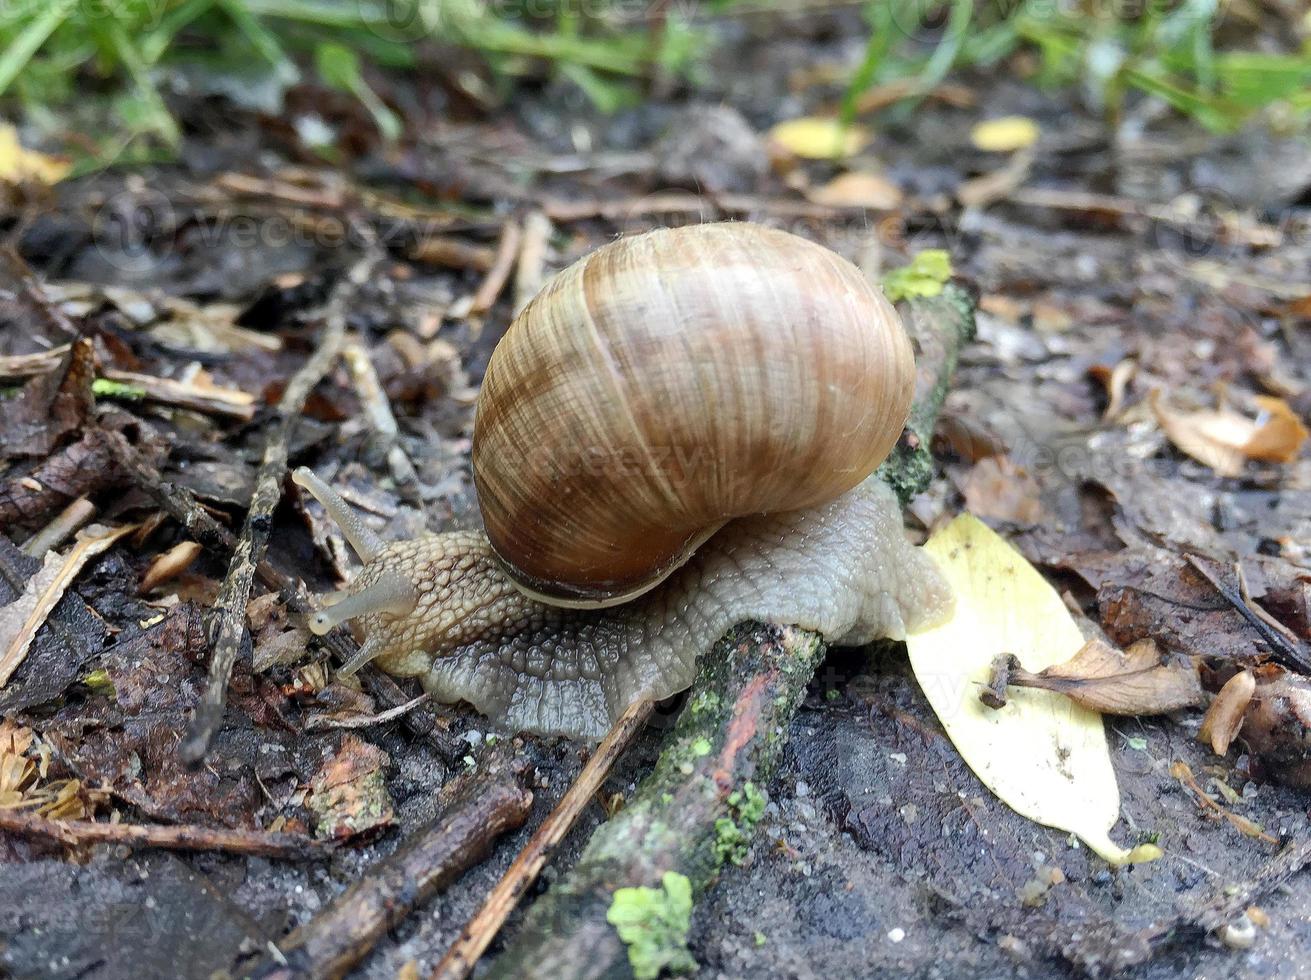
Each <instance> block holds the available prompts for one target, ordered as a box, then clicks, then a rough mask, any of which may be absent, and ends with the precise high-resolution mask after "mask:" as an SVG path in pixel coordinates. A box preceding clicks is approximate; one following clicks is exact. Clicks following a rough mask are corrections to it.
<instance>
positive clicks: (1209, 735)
mask: <svg viewBox="0 0 1311 980" xmlns="http://www.w3.org/2000/svg"><path fill="white" fill-rule="evenodd" d="M1255 691H1256V678H1255V677H1253V676H1252V672H1251V671H1249V670H1240V671H1239V672H1238V673H1236V674H1234V676H1233V677H1231V678H1229V680H1228V681H1226V682H1225V686H1224V687H1222V688H1220V693H1219V694H1217V695H1216V696H1215V700H1214V701H1212V702H1211V707H1209V708H1207V709H1206V715H1205V716H1204V717H1203V718H1202V726H1201V728H1199V729H1198V730H1197V737H1198V739H1199V740H1201V741H1203V742H1210V743H1211V750H1212V751H1213V752H1215V754H1216V755H1224V754H1225V753H1226V752H1228V751H1229V745H1230V743H1231V742H1233V740H1234V738H1235V737H1236V736H1237V735H1238V732H1239V730H1240V729H1241V728H1242V727H1243V719H1244V718H1245V717H1246V716H1247V708H1248V705H1250V704H1251V703H1252V694H1253V692H1255Z"/></svg>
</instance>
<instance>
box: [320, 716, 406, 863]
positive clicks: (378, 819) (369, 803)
mask: <svg viewBox="0 0 1311 980" xmlns="http://www.w3.org/2000/svg"><path fill="white" fill-rule="evenodd" d="M388 761H389V760H388V757H387V753H386V752H384V751H382V749H380V748H378V747H377V746H375V745H372V744H371V743H369V742H366V741H364V740H363V739H361V738H356V737H355V736H354V735H347V736H346V738H345V739H344V740H343V741H342V743H341V749H340V750H339V751H338V752H337V754H336V755H334V756H333V757H332V758H331V759H328V760H327V761H326V762H325V763H324V764H323V768H322V769H321V770H320V771H319V773H318V775H316V776H315V777H314V781H313V784H312V785H311V788H310V795H309V798H308V799H307V800H306V801H305V802H306V805H307V806H308V807H309V808H310V809H311V810H312V811H314V814H315V816H316V818H317V820H316V822H315V833H317V834H318V835H319V836H320V837H329V838H334V839H336V840H344V839H346V838H348V837H354V836H355V835H356V834H361V833H364V832H365V831H367V830H372V829H374V828H375V827H383V826H386V825H387V824H390V823H391V822H392V819H393V816H394V815H393V812H392V803H391V796H390V795H389V794H388V793H387V777H386V773H385V771H384V770H385V769H386V767H387V763H388Z"/></svg>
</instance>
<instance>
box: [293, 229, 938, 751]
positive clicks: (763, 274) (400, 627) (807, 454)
mask: <svg viewBox="0 0 1311 980" xmlns="http://www.w3.org/2000/svg"><path fill="white" fill-rule="evenodd" d="M913 388H914V357H913V353H912V350H911V345H910V342H909V340H908V338H907V337H906V334H905V332H904V331H903V329H902V327H901V323H900V321H899V319H898V317H897V314H896V312H895V310H894V309H893V308H892V305H891V304H890V303H889V302H888V301H887V300H886V299H885V298H884V296H883V295H882V293H881V292H880V291H879V290H878V289H877V288H876V287H875V286H873V285H871V284H870V282H869V281H868V279H867V278H866V277H865V276H864V275H863V274H862V273H861V272H860V271H859V270H858V269H857V268H856V267H855V266H854V265H852V264H851V263H849V262H847V261H846V260H845V259H842V258H841V257H839V256H838V255H836V254H835V253H833V252H831V251H829V250H828V249H826V248H823V247H822V246H820V245H817V244H814V243H812V242H809V241H807V240H805V239H802V238H799V237H797V236H794V235H790V234H787V233H784V232H781V231H777V230H773V229H768V228H764V227H760V226H756V225H751V224H745V223H721V224H705V225H698V226H693V227H686V228H679V229H666V230H659V231H653V232H648V233H646V234H642V235H637V236H634V237H630V238H623V239H619V240H618V241H615V242H612V243H610V244H608V245H605V246H603V247H601V248H599V249H597V250H596V251H594V252H592V253H590V254H589V255H587V256H585V257H584V258H582V259H581V260H579V261H578V262H576V263H575V264H573V265H572V266H570V267H568V268H566V269H564V270H563V271H562V272H560V273H558V274H557V275H556V276H555V277H554V278H553V279H552V280H550V281H549V282H548V283H547V284H546V285H545V286H544V287H543V289H542V290H541V292H540V293H539V294H538V295H537V296H536V297H535V298H534V299H533V300H532V301H531V302H530V303H529V304H528V305H527V306H526V307H525V308H524V310H523V311H522V312H521V313H520V314H519V316H517V317H516V318H515V320H514V322H513V323H512V324H511V325H510V327H509V329H508V331H507V332H506V334H505V336H504V337H503V338H502V339H501V341H500V343H499V344H498V345H497V347H496V349H495V350H494V352H493V354H492V357H491V360H490V362H489V364H488V367H487V372H486V377H485V379H484V381H483V385H482V388H481V390H480V393H479V396H478V401H477V405H476V409H475V421H474V433H473V449H472V467H473V478H474V485H475V488H476V490H477V493H478V500H479V507H480V510H481V512H482V517H483V522H484V525H485V528H486V533H485V534H484V533H478V532H470V531H456V532H448V533H444V534H432V535H427V536H423V537H420V538H417V539H413V540H407V541H396V542H390V543H387V544H383V543H382V542H381V541H380V540H379V539H378V537H377V536H376V535H375V534H374V533H373V532H372V531H371V530H370V529H369V528H368V527H366V526H365V524H364V523H363V522H362V521H361V519H360V518H359V516H358V515H357V514H355V513H353V512H352V511H351V509H350V508H349V507H348V506H347V505H346V504H345V503H344V502H343V501H342V500H341V498H340V497H339V496H338V495H337V494H336V493H335V492H334V491H333V490H332V489H331V488H329V487H328V486H327V485H326V484H324V483H323V481H321V480H320V479H319V478H318V477H316V476H315V475H314V474H313V473H312V472H311V471H309V470H307V469H305V468H301V469H298V470H297V471H296V473H295V474H294V477H293V478H294V480H295V482H296V483H298V484H299V485H300V486H302V487H304V488H306V489H307V490H308V491H309V492H310V493H311V494H313V495H314V496H315V497H316V498H317V499H318V500H319V501H320V503H322V504H323V506H324V508H325V509H326V510H327V512H328V514H329V515H330V517H331V518H332V519H333V520H334V521H335V522H336V523H337V524H338V526H339V527H340V528H341V530H342V532H343V534H344V535H345V537H346V538H347V541H348V542H349V543H350V545H351V547H352V548H353V549H354V550H355V551H356V552H357V553H358V555H359V557H360V559H361V560H362V561H363V563H364V566H363V569H362V570H361V571H360V572H359V574H358V575H357V576H356V577H355V578H354V580H353V582H352V583H351V585H350V587H349V589H348V590H346V592H345V593H339V594H338V596H337V598H336V601H335V602H332V604H330V605H327V606H326V607H325V608H323V609H322V611H321V612H319V613H318V614H316V615H315V616H314V618H313V620H312V622H311V629H312V630H313V631H314V632H316V633H320V634H322V633H324V632H326V631H327V630H328V629H330V628H332V627H333V626H334V625H336V624H338V623H341V622H345V621H347V620H356V621H357V623H358V625H359V626H360V628H361V631H362V633H363V635H364V637H365V639H364V642H363V645H362V646H361V649H360V652H359V654H358V656H357V657H355V658H354V659H353V660H352V662H351V663H350V664H348V665H346V666H345V667H344V668H343V670H346V671H349V670H353V669H357V668H358V667H359V666H360V665H361V664H363V663H365V662H368V661H370V660H376V661H377V663H378V665H379V666H380V667H381V668H382V669H384V670H386V671H388V672H389V673H392V674H395V675H399V676H418V677H419V678H420V679H421V681H422V683H423V686H424V687H425V688H426V689H427V690H428V691H430V692H431V693H432V694H433V695H434V696H435V697H436V698H438V699H440V700H444V701H457V700H465V701H468V702H470V703H472V704H473V705H474V706H475V707H476V708H478V709H479V710H480V711H482V712H483V713H484V714H486V715H489V716H490V717H492V718H493V719H495V720H498V721H500V722H502V723H504V724H505V725H506V726H508V727H510V728H513V729H516V730H525V731H533V732H539V733H549V734H564V735H569V736H573V737H576V738H582V739H594V738H599V737H600V736H601V735H603V734H604V733H605V732H606V731H607V730H608V729H609V727H610V724H611V723H612V721H613V720H614V719H615V718H616V717H618V715H619V714H621V713H622V712H623V710H624V709H625V708H626V707H627V706H628V705H629V704H630V703H631V702H632V701H633V700H634V699H635V698H637V697H648V698H652V699H659V698H663V697H667V696H669V695H671V694H674V693H676V692H677V691H679V690H682V689H683V688H685V687H687V686H688V685H689V684H690V683H691V682H692V679H693V677H694V674H695V671H696V667H697V660H698V658H699V657H700V656H701V655H702V654H703V653H704V652H705V651H706V650H708V649H709V648H710V647H711V646H712V645H713V644H714V642H715V641H716V640H717V639H718V638H719V637H720V636H721V635H722V634H723V633H725V632H726V631H727V630H728V629H729V628H731V627H732V626H733V625H735V624H736V623H738V622H742V621H745V620H759V621H773V622H782V623H793V624H797V625H800V626H802V627H805V628H807V629H811V630H815V631H818V632H820V633H822V634H823V635H824V636H825V637H826V638H827V639H828V640H829V641H830V642H835V643H840V644H861V643H867V642H869V641H871V640H873V639H876V638H880V637H888V638H893V639H901V638H903V637H904V636H905V634H906V632H907V631H908V630H909V631H914V630H916V629H919V628H924V627H927V626H930V625H933V624H934V623H936V622H937V621H939V620H941V619H942V618H943V617H944V616H945V615H946V613H947V612H948V611H949V609H950V605H951V598H950V592H949V590H948V587H947V586H946V584H945V583H944V581H943V580H942V579H941V578H940V577H939V575H938V573H937V570H936V568H935V567H934V566H933V564H932V562H931V560H930V559H929V558H928V557H927V556H926V555H924V554H923V553H922V552H921V551H919V550H918V549H916V548H914V547H913V546H911V545H910V543H909V542H908V541H907V540H906V537H905V533H904V530H903V527H902V522H901V511H900V508H899V506H898V503H897V500H896V498H895V497H894V495H893V494H892V492H891V491H890V490H889V489H888V487H887V486H886V485H884V484H883V483H882V482H881V481H880V480H879V479H878V478H877V477H875V476H873V475H872V474H873V473H874V471H875V469H876V468H877V467H878V465H879V463H881V462H882V461H883V459H884V458H885V457H886V456H887V455H888V453H889V452H890V451H891V449H892V447H893V446H894V445H895V443H896V441H897V439H898V438H899V437H900V435H901V433H902V428H903V425H904V424H905V420H906V417H907V414H908V412H909V408H910V402H911V396H912V393H913Z"/></svg>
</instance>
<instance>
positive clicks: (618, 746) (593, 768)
mask: <svg viewBox="0 0 1311 980" xmlns="http://www.w3.org/2000/svg"><path fill="white" fill-rule="evenodd" d="M652 707H653V705H652V703H651V702H650V701H647V700H640V701H635V702H633V703H632V704H631V705H629V706H628V708H627V710H625V711H624V713H623V714H622V715H620V716H619V718H618V720H616V721H615V723H614V725H613V727H611V729H610V731H609V733H608V734H607V735H606V737H605V738H604V739H602V741H601V744H600V745H598V746H597V747H596V751H595V752H593V753H592V757H591V758H590V759H588V760H587V765H585V766H583V769H582V771H581V772H580V773H579V774H578V778H577V779H575V780H574V782H573V785H572V786H570V787H569V789H568V790H567V791H566V792H565V794H564V796H563V797H561V799H560V802H559V803H558V804H556V807H555V809H554V810H552V811H551V814H550V816H548V817H547V818H546V819H545V820H543V821H542V825H541V826H540V827H538V828H537V832H536V833H535V834H533V836H532V839H531V840H529V841H528V843H527V844H525V845H524V847H523V850H521V851H520V852H519V854H518V856H517V857H516V858H515V859H514V863H513V864H511V865H510V867H509V869H508V870H507V871H506V872H505V874H504V876H502V878H501V880H500V881H498V882H497V883H496V887H495V888H493V889H492V890H491V892H490V893H489V894H488V895H487V897H486V898H485V899H483V904H482V907H481V908H480V909H479V910H478V911H477V913H476V914H475V915H474V917H473V918H472V919H470V920H469V922H468V923H467V924H466V925H465V927H464V929H463V930H461V932H460V936H459V938H458V939H456V940H455V942H454V943H453V944H452V945H451V948H450V949H448V950H447V951H446V955H445V956H443V957H442V961H441V962H440V963H439V964H437V969H436V970H435V971H434V972H433V980H464V978H465V977H467V976H468V975H469V971H470V970H472V969H473V967H474V964H475V963H477V962H478V957H480V956H482V954H483V951H484V950H486V949H487V947H488V945H489V944H490V943H491V941H492V940H493V939H495V938H496V934H497V933H498V932H499V931H500V929H501V926H502V925H503V924H504V923H505V919H506V917H507V916H508V915H509V914H510V913H511V912H512V911H514V907H515V905H517V904H518V902H519V899H520V898H521V897H523V894H524V893H525V892H526V891H527V890H528V889H529V887H531V886H532V883H533V882H534V881H536V880H537V875H538V874H539V873H540V872H541V870H542V868H544V867H545V866H546V862H547V860H548V859H549V858H550V856H551V854H552V853H553V852H554V850H555V848H556V845H558V844H559V843H560V841H562V840H563V839H564V836H565V834H567V833H569V830H570V828H572V827H573V825H574V823H575V821H577V819H578V816H579V814H581V813H582V812H583V808H584V807H586V806H587V803H588V801H589V800H591V799H592V797H593V796H595V795H596V791H597V790H598V789H600V787H601V784H602V783H603V782H605V778H606V776H607V775H608V774H609V772H610V769H611V768H612V767H613V766H614V764H615V762H616V761H617V760H618V758H619V757H620V756H621V755H622V754H623V752H624V749H626V748H627V747H628V744H629V743H630V742H631V741H632V740H633V736H634V735H636V734H637V733H638V732H639V731H641V729H642V726H643V725H645V724H646V720H647V718H649V717H650V715H651V709H652Z"/></svg>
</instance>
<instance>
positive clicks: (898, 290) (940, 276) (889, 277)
mask: <svg viewBox="0 0 1311 980" xmlns="http://www.w3.org/2000/svg"><path fill="white" fill-rule="evenodd" d="M952 272H953V270H952V267H951V255H950V253H948V252H946V251H944V250H943V249H940V248H926V249H925V250H924V251H922V252H916V253H915V257H914V258H912V259H911V260H910V264H909V265H903V266H902V267H901V268H900V269H891V270H889V271H888V272H886V273H884V275H883V279H882V286H883V292H884V293H885V294H887V297H888V299H890V300H891V301H892V302H894V303H896V302H899V301H900V300H903V299H910V298H911V297H912V296H937V295H938V294H939V293H941V292H942V287H943V286H944V285H946V283H947V280H948V279H950V278H951V276H952Z"/></svg>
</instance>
